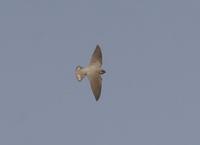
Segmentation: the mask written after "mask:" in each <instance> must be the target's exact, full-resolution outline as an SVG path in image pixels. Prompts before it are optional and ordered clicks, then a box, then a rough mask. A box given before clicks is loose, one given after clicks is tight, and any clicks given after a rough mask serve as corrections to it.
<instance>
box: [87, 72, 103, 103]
mask: <svg viewBox="0 0 200 145" xmlns="http://www.w3.org/2000/svg"><path fill="white" fill-rule="evenodd" d="M89 80H90V86H91V89H92V92H93V94H94V96H95V99H96V101H98V100H99V98H100V95H101V86H102V78H101V76H100V75H99V74H98V73H95V74H94V75H92V76H90V77H89Z"/></svg>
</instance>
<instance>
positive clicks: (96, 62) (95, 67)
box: [75, 45, 106, 101]
mask: <svg viewBox="0 0 200 145" xmlns="http://www.w3.org/2000/svg"><path fill="white" fill-rule="evenodd" d="M101 66H102V53H101V48H100V46H99V45H97V46H96V49H95V51H94V53H93V54H92V57H91V60H90V63H89V65H88V66H87V67H81V66H77V67H76V71H75V74H76V78H77V80H78V81H81V80H82V79H83V78H84V77H85V76H87V78H88V79H89V81H90V86H91V89H92V92H93V94H94V96H95V98H96V100H97V101H98V99H99V97H100V95H101V86H102V78H101V75H102V74H104V73H105V72H106V71H105V70H103V69H102V68H101Z"/></svg>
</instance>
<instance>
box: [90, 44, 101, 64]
mask: <svg viewBox="0 0 200 145" xmlns="http://www.w3.org/2000/svg"><path fill="white" fill-rule="evenodd" d="M94 63H96V64H98V65H99V66H101V65H102V53H101V48H100V46H99V45H97V46H96V49H95V50H94V52H93V54H92V57H91V60H90V64H94Z"/></svg>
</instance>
